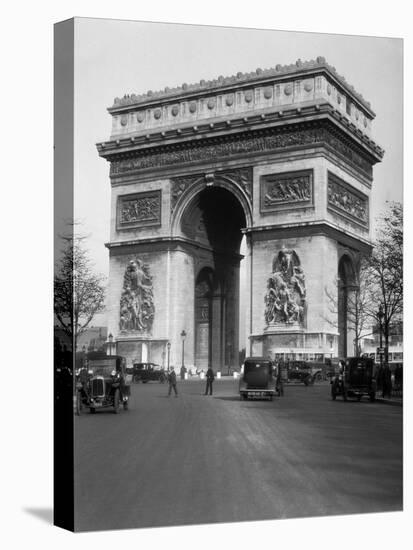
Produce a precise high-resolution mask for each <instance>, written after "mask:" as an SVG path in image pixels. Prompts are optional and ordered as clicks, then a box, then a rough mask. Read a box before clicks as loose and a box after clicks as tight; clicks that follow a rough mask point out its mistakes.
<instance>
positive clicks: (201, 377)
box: [199, 372, 205, 380]
mask: <svg viewBox="0 0 413 550" xmlns="http://www.w3.org/2000/svg"><path fill="white" fill-rule="evenodd" d="M199 378H200V379H201V380H203V379H204V378H205V373H204V372H201V373H199Z"/></svg>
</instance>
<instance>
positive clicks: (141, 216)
mask: <svg viewBox="0 0 413 550" xmlns="http://www.w3.org/2000/svg"><path fill="white" fill-rule="evenodd" d="M160 223H161V191H147V192H145V193H134V194H132V195H120V196H119V197H118V205H117V224H116V226H117V229H118V230H119V229H131V228H135V227H141V226H146V225H159V224H160Z"/></svg>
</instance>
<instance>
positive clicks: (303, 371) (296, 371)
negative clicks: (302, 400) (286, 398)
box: [286, 361, 322, 386]
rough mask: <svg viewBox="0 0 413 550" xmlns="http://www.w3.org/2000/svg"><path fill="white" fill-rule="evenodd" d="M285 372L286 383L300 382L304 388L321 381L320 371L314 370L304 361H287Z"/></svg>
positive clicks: (318, 369)
mask: <svg viewBox="0 0 413 550" xmlns="http://www.w3.org/2000/svg"><path fill="white" fill-rule="evenodd" d="M286 371H287V381H288V382H302V383H303V384H304V385H305V386H310V385H311V384H314V381H315V380H321V379H322V371H321V369H320V368H314V366H313V365H312V364H311V363H307V362H306V361H288V362H287V365H286Z"/></svg>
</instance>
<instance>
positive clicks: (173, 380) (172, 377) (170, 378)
mask: <svg viewBox="0 0 413 550" xmlns="http://www.w3.org/2000/svg"><path fill="white" fill-rule="evenodd" d="M168 382H169V390H168V397H171V393H172V388H173V390H174V392H175V397H178V390H177V389H176V374H175V370H174V367H171V370H170V372H169V375H168Z"/></svg>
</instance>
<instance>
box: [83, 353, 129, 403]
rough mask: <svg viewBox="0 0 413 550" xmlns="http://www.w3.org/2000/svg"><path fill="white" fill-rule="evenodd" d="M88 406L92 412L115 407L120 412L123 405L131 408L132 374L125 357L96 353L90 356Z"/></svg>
mask: <svg viewBox="0 0 413 550" xmlns="http://www.w3.org/2000/svg"><path fill="white" fill-rule="evenodd" d="M88 369H89V373H90V379H89V385H88V390H89V396H88V403H87V405H88V407H89V410H90V412H91V413H95V412H96V410H97V409H103V408H107V407H111V408H113V411H114V412H115V413H118V412H119V410H120V407H121V405H122V406H123V409H124V410H127V409H128V408H129V398H130V383H131V376H130V375H128V374H127V373H126V368H125V359H124V358H123V357H121V356H120V355H103V354H101V355H95V356H93V357H89V364H88Z"/></svg>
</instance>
